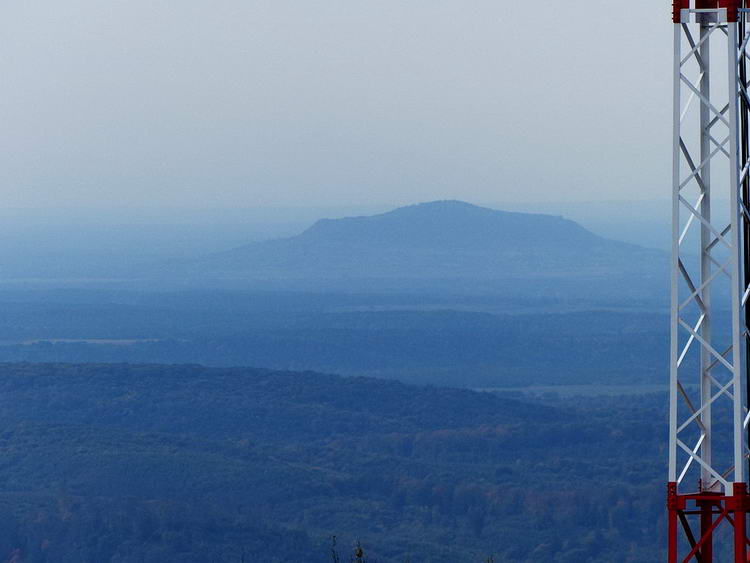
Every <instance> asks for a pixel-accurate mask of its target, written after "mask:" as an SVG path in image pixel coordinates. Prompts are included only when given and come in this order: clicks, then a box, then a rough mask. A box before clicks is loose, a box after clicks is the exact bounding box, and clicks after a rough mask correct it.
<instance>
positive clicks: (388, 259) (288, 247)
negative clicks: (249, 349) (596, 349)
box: [185, 201, 667, 291]
mask: <svg viewBox="0 0 750 563" xmlns="http://www.w3.org/2000/svg"><path fill="white" fill-rule="evenodd" d="M666 263H667V262H666V255H665V254H664V253H662V252H660V251H656V250H648V249H644V248H641V247H638V246H635V245H631V244H626V243H622V242H618V241H612V240H608V239H604V238H601V237H599V236H596V235H595V234H593V233H591V232H589V231H587V230H586V229H584V228H583V227H581V226H580V225H578V224H576V223H574V222H572V221H569V220H566V219H563V218H562V217H555V216H550V215H535V214H526V213H510V212H505V211H497V210H493V209H488V208H483V207H478V206H475V205H471V204H468V203H464V202H459V201H437V202H431V203H423V204H419V205H412V206H408V207H402V208H399V209H395V210H393V211H390V212H388V213H383V214H380V215H373V216H368V217H350V218H344V219H335V220H329V219H323V220H320V221H318V222H317V223H316V224H314V225H313V226H312V227H310V228H309V229H308V230H306V231H305V232H303V233H301V234H300V235H298V236H295V237H291V238H286V239H277V240H271V241H265V242H257V243H253V244H249V245H245V246H242V247H239V248H236V249H233V250H230V251H227V252H224V253H221V254H216V255H212V256H209V257H207V258H204V259H202V260H199V261H198V262H195V263H193V264H192V265H191V266H190V267H189V268H188V269H187V271H186V273H185V275H186V277H188V278H189V277H192V276H195V277H197V278H201V277H202V278H206V279H223V280H225V281H226V280H235V281H237V280H245V281H248V282H250V281H255V282H264V281H265V282H270V281H273V282H274V283H275V284H276V287H278V284H279V283H286V284H293V283H294V282H298V283H300V284H302V285H303V286H307V287H309V286H310V284H314V285H323V286H326V287H331V288H341V287H348V288H350V289H361V288H363V287H365V288H366V287H381V288H382V287H386V288H387V287H392V288H396V289H403V288H414V289H419V288H423V287H425V286H427V287H431V286H446V287H451V288H453V289H454V290H455V289H459V290H460V289H462V288H471V289H475V290H476V289H480V288H488V289H492V288H494V290H500V291H507V287H508V286H503V285H502V283H500V282H499V280H500V281H501V280H505V281H506V282H509V283H510V287H515V288H518V286H519V280H520V279H521V278H530V279H533V280H535V281H534V282H533V283H534V284H537V285H539V283H540V280H541V281H543V280H554V283H555V284H560V283H561V279H562V280H563V282H562V283H563V284H564V283H566V281H565V280H566V279H567V280H574V281H575V283H587V284H591V282H592V280H597V281H598V280H600V279H604V277H607V278H610V279H611V278H616V277H617V276H616V275H614V274H617V273H619V274H623V273H625V272H628V273H630V274H640V275H648V276H653V275H654V273H656V272H659V271H660V270H659V268H662V267H664V266H665V265H666ZM498 283H500V285H498ZM548 285H549V284H548ZM552 285H553V286H554V284H552ZM504 287H505V288H506V289H503V288H504ZM539 287H540V288H541V287H544V284H542V285H541V286H539ZM653 287H654V286H653V285H652V287H651V288H652V290H653ZM521 289H522V290H524V289H525V288H521Z"/></svg>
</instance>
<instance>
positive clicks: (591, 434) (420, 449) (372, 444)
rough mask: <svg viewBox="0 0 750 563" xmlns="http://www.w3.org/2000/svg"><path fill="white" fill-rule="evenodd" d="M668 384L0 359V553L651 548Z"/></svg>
mask: <svg viewBox="0 0 750 563" xmlns="http://www.w3.org/2000/svg"><path fill="white" fill-rule="evenodd" d="M664 401H665V399H664V398H663V397H644V398H643V399H642V400H641V401H639V404H638V406H637V407H634V406H633V404H632V403H627V407H625V406H622V405H620V404H619V401H618V399H617V398H612V399H597V400H596V401H593V400H588V401H586V400H578V401H576V402H575V403H563V402H554V403H553V404H548V405H541V404H530V403H528V402H523V401H519V400H514V399H510V398H507V397H500V396H497V395H492V394H489V393H475V392H471V391H467V390H456V389H437V388H429V387H412V386H408V385H404V384H401V383H397V382H393V381H384V380H374V379H366V378H340V377H335V376H329V375H322V374H315V373H309V372H308V373H292V372H272V371H268V370H253V369H209V368H204V367H200V366H165V365H140V366H128V365H92V364H88V365H61V364H58V365H52V364H46V365H36V364H5V365H0V514H2V515H3V518H2V520H1V521H0V561H2V560H11V559H12V558H14V557H15V558H16V560H17V561H19V562H24V563H42V562H50V563H51V562H63V563H65V562H68V561H70V562H77V563H78V562H91V563H102V562H117V563H124V562H127V563H130V562H133V563H135V562H154V563H155V562H157V561H158V562H170V561H179V562H181V563H183V562H192V561H196V562H198V561H201V562H205V561H220V562H227V563H229V562H235V561H236V562H239V561H242V560H243V558H244V559H245V560H246V561H259V562H264V563H266V562H267V563H276V562H277V561H278V562H282V561H283V562H284V563H289V562H294V563H296V562H299V563H318V562H320V563H330V562H331V561H332V560H333V561H334V562H335V561H336V559H332V558H333V557H334V556H333V553H334V552H336V553H339V552H340V553H341V555H340V556H339V557H340V558H339V563H349V560H350V559H351V560H352V561H360V562H361V563H364V562H365V561H368V562H369V563H403V562H405V561H407V560H409V561H411V563H477V562H480V561H486V560H487V558H488V555H487V554H489V553H493V554H494V556H493V557H494V559H495V561H498V562H499V561H503V562H506V561H507V562H526V561H532V562H533V561H540V562H542V561H544V562H548V561H574V560H575V561H582V560H583V561H591V562H602V563H604V562H617V561H623V562H626V561H627V562H639V563H640V562H650V561H658V560H661V558H662V553H661V552H660V546H661V545H662V543H663V541H662V540H663V535H662V530H663V528H664V526H663V505H664V502H663V486H662V480H663V467H662V459H663V457H664V443H663V440H662V438H663V437H664V436H663V435H664V432H662V427H663V425H664V422H665V421H664V415H663V413H664V408H663V405H664ZM623 436H627V439H626V440H623V439H622V438H623ZM644 519H645V520H644ZM644 521H645V522H647V523H648V524H647V525H644ZM332 534H336V535H337V537H338V538H339V539H338V545H339V546H342V547H340V548H337V547H336V545H333V546H332V545H331V540H330V538H331V535H332ZM358 538H361V539H362V541H363V543H362V544H361V545H360V546H359V548H358V547H357V546H358V545H359V544H357V543H356V541H357V539H358ZM349 546H351V548H350V547H349ZM362 546H365V547H364V548H363V547H362ZM357 549H361V550H362V551H357ZM365 551H366V553H365ZM489 560H490V561H491V560H492V558H490V559H489Z"/></svg>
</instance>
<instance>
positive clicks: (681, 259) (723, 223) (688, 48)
mask: <svg viewBox="0 0 750 563" xmlns="http://www.w3.org/2000/svg"><path fill="white" fill-rule="evenodd" d="M747 18H748V15H747V11H746V10H745V1H744V0H743V1H742V2H739V1H738V0H692V3H691V0H676V1H675V2H674V9H673V21H674V24H675V26H674V136H673V189H672V217H673V224H672V226H673V230H672V233H673V241H672V301H671V346H670V393H669V405H670V416H669V485H668V493H667V507H668V520H667V521H668V536H667V537H668V546H667V560H668V562H669V563H677V562H680V561H681V562H683V563H687V562H689V561H698V562H700V563H712V561H713V559H714V553H715V550H717V549H718V550H720V551H722V552H725V551H729V550H731V551H733V552H734V561H735V563H748V555H747V546H748V537H747V512H748V493H747V484H746V483H747V469H748V468H747V459H748V451H749V450H748V446H747V442H748V432H749V429H748V418H749V417H750V415H749V414H748V395H747V393H748V391H749V389H748V384H747V382H748V380H750V371H748V362H747V356H748V350H749V349H750V338H748V333H747V325H748V321H749V320H750V311H749V310H748V307H747V306H746V305H747V301H748V298H749V297H750V289H749V288H748V282H750V240H748V239H750V148H749V147H750V142H749V139H750V132H749V131H748V129H749V126H748V121H749V120H748V114H749V112H750V95H748V88H747V83H746V80H747V77H746V68H745V64H746V60H747V59H748V58H750V57H748V43H750V34H748V33H747V29H746V25H745V23H746V20H747ZM714 82H716V83H718V84H719V86H720V87H718V88H713V87H712V86H713V85H714V84H713V83H714ZM724 84H726V85H727V90H726V91H724V90H723V85H724ZM715 419H721V420H730V421H731V424H730V425H726V424H723V423H722V425H721V426H717V425H714V424H713V422H714V420H715ZM720 526H724V527H726V526H731V527H732V529H733V530H732V537H733V541H732V545H731V546H729V545H727V546H718V545H717V541H718V539H717V538H719V537H726V536H725V535H724V536H717V535H716V534H715V532H716V530H717V529H718V528H719V527H720Z"/></svg>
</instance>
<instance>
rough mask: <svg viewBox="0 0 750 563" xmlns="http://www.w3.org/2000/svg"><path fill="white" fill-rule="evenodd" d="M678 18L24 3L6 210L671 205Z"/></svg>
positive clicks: (545, 5)
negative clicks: (440, 202) (431, 203)
mask: <svg viewBox="0 0 750 563" xmlns="http://www.w3.org/2000/svg"><path fill="white" fill-rule="evenodd" d="M670 5H671V4H670V2H668V0H661V1H659V2H651V1H647V0H633V1H632V2H630V3H628V6H627V9H625V8H624V7H623V6H621V5H614V4H612V5H611V6H607V7H605V6H604V3H601V2H592V0H568V1H565V2H561V1H560V0H537V1H535V2H533V3H532V2H523V1H511V0H492V1H490V0H377V1H372V0H368V1H364V0H316V1H314V2H312V1H304V0H294V1H291V0H212V1H208V0H179V1H175V0H169V1H166V0H108V1H107V2H102V1H101V0H66V1H65V2H60V1H59V0H54V1H37V0H24V1H23V2H14V1H11V0H2V1H0V16H1V17H0V197H2V200H3V207H5V208H6V209H9V208H26V209H36V208H40V209H41V208H46V209H49V208H61V209H62V208H91V207H94V208H96V207H106V208H123V209H124V208H129V207H149V208H155V209H159V208H164V209H167V208H174V207H191V208H192V207H195V208H209V207H210V208H235V209H236V208H245V207H256V208H257V207H266V206H271V207H272V206H303V207H304V206H316V207H321V206H323V207H325V206H387V205H401V204H408V203H414V202H419V201H428V200H435V199H462V200H467V201H473V202H531V203H534V202H540V203H542V202H547V203H548V202H550V201H561V202H563V201H564V202H567V203H570V202H576V201H621V200H624V201H634V200H642V199H649V200H650V199H666V198H668V197H669V190H670V174H671V147H670V143H671V100H672V97H671V83H672V82H671V57H672V46H671V41H672V24H671V20H670V13H671V12H670V10H671V7H670Z"/></svg>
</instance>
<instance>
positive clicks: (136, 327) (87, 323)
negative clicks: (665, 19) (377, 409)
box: [0, 291, 720, 388]
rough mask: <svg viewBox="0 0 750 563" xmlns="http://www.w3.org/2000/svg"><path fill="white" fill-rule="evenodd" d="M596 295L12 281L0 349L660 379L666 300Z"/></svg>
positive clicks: (396, 372)
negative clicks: (654, 302)
mask: <svg viewBox="0 0 750 563" xmlns="http://www.w3.org/2000/svg"><path fill="white" fill-rule="evenodd" d="M595 305H596V306H595V307H594V308H593V309H592V310H580V308H581V307H589V306H592V305H591V304H590V303H588V302H586V301H585V300H584V301H580V300H579V301H577V302H576V301H570V300H566V299H564V298H555V297H554V296H550V295H546V296H543V297H538V298H536V299H533V300H531V299H530V300H527V301H524V300H520V301H516V300H509V299H507V298H499V297H493V296H456V295H440V294H437V295H435V294H425V295H385V294H380V295H348V294H343V295H342V294H337V295H333V294H302V293H285V292H278V293H263V292H209V291H203V292H182V293H180V292H172V293H151V294H149V293H145V292H132V291H130V292H128V291H122V292H113V291H110V292H101V293H97V292H93V291H91V292H75V291H68V292H65V291H57V292H50V293H43V292H37V293H33V292H32V293H23V292H16V293H12V292H10V293H9V292H6V293H0V306H1V307H2V309H3V315H2V316H0V361H6V362H20V361H27V362H74V363H79V362H80V363H86V362H129V363H200V364H203V365H209V366H217V367H231V366H257V367H267V368H273V369H290V370H298V371H303V370H308V369H311V370H316V371H324V372H331V373H337V374H342V375H366V376H373V377H387V378H393V379H399V380H401V381H407V382H411V383H419V384H425V383H427V384H432V385H447V386H453V387H472V388H476V387H481V388H487V387H508V386H526V385H530V384H533V385H539V384H555V385H559V384H582V383H597V384H602V383H604V384H610V383H620V384H623V383H628V384H630V383H663V382H664V381H666V380H665V376H664V374H665V370H666V368H667V363H666V362H667V358H668V350H667V345H668V342H669V338H668V337H669V331H668V315H667V314H666V312H662V311H660V310H659V309H658V308H655V307H650V308H649V307H645V305H644V306H643V307H640V306H639V303H638V302H632V303H628V304H627V305H629V308H627V309H626V308H625V307H624V305H625V304H624V303H621V302H619V303H618V302H617V301H616V300H612V301H609V300H605V301H601V302H599V303H596V304H595ZM618 305H619V306H620V308H618V309H616V310H615V308H616V307H617V306H618ZM718 325H720V323H717V326H718ZM603 365H606V366H607V368H606V370H603V369H602V366H603Z"/></svg>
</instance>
